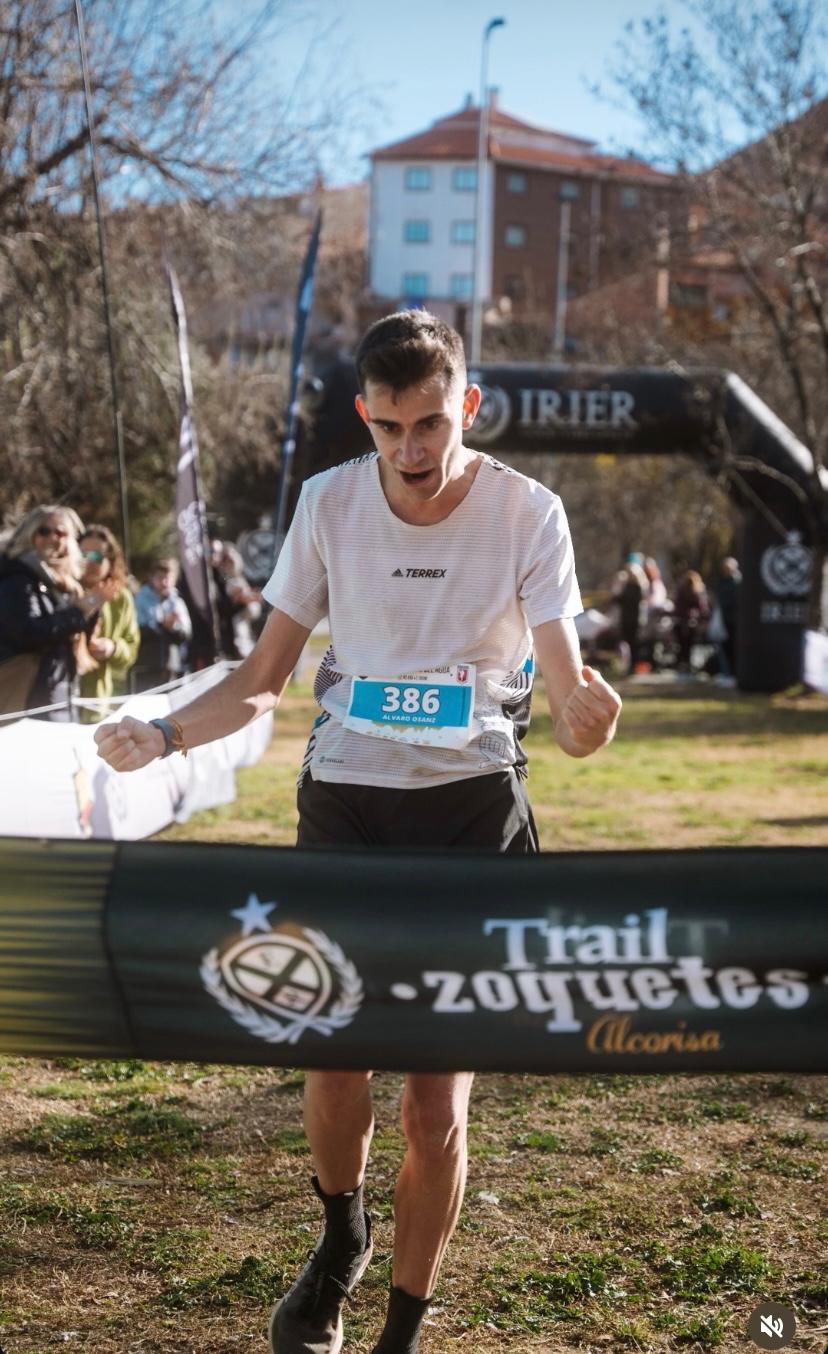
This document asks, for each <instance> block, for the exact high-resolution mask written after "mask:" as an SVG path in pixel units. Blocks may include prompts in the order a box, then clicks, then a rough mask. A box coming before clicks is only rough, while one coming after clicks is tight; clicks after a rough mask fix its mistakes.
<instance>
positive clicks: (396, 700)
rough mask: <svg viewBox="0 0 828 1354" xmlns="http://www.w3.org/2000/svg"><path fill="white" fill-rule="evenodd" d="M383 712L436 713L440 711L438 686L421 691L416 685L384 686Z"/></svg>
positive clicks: (387, 713) (386, 713)
mask: <svg viewBox="0 0 828 1354" xmlns="http://www.w3.org/2000/svg"><path fill="white" fill-rule="evenodd" d="M382 693H383V695H384V697H385V700H384V701H383V703H382V707H381V708H382V713H383V714H384V715H392V714H394V713H395V711H397V710H399V711H401V712H402V714H404V715H418V714H421V713H422V714H424V715H436V714H439V711H440V691H439V689H438V688H437V687H436V686H432V687H429V688H428V689H427V690H425V691H421V690H420V688H419V687H416V686H403V687H399V686H384V687H383V688H382Z"/></svg>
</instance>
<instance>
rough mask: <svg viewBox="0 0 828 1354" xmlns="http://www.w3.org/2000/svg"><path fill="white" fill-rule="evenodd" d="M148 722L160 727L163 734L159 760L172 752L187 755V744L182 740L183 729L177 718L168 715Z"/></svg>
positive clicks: (157, 727)
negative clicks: (162, 747)
mask: <svg viewBox="0 0 828 1354" xmlns="http://www.w3.org/2000/svg"><path fill="white" fill-rule="evenodd" d="M150 724H154V725H155V727H156V729H160V730H161V732H162V734H163V735H164V751H163V752H162V753H161V760H162V761H163V760H164V758H165V757H170V756H171V755H172V753H173V752H180V753H181V755H182V757H186V756H187V750H188V749H187V744H186V743H185V741H184V730H183V729H182V727H181V725H180V724H179V722H178V720H177V719H173V717H172V715H168V716H167V717H166V719H151V720H150Z"/></svg>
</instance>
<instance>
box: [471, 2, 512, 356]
mask: <svg viewBox="0 0 828 1354" xmlns="http://www.w3.org/2000/svg"><path fill="white" fill-rule="evenodd" d="M505 23H506V20H505V19H490V20H489V22H488V23H487V24H486V27H485V29H484V30H483V41H482V43H481V48H480V121H479V124H478V128H477V183H476V187H475V202H474V253H473V256H472V257H473V271H472V318H471V344H470V347H471V361H472V364H473V365H476V364H477V363H478V362H479V361H480V344H481V339H482V336H483V297H482V295H481V293H482V290H483V211H484V207H485V203H484V201H483V174H484V170H485V167H486V161H487V159H488V149H489V148H488V140H489V92H488V89H487V87H486V86H487V81H488V64H489V38H490V36H491V34H492V32H493V31H494V29H495V28H502V27H503V26H504V24H505Z"/></svg>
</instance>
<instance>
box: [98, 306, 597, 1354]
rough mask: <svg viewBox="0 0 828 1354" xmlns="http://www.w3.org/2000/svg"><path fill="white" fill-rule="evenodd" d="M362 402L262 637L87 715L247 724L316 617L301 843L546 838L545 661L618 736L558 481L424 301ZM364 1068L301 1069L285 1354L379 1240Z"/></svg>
mask: <svg viewBox="0 0 828 1354" xmlns="http://www.w3.org/2000/svg"><path fill="white" fill-rule="evenodd" d="M356 367H357V375H358V380H359V388H360V392H361V393H360V395H359V396H358V398H357V402H356V404H357V409H358V411H359V413H360V415H361V417H362V418H363V419H364V421H365V423H366V425H367V427H368V429H369V431H370V434H371V437H372V438H373V441H374V445H375V448H376V450H375V451H374V452H371V453H370V454H369V455H367V456H364V457H362V458H361V459H358V460H355V461H350V462H348V463H347V464H345V465H340V466H336V467H334V468H333V469H331V470H327V471H325V472H323V473H322V474H320V475H315V476H314V477H313V478H312V479H310V480H308V481H307V483H306V484H305V485H304V487H303V490H302V494H301V497H300V500H299V504H298V506H297V509H296V515H295V518H294V521H293V524H292V526H291V529H290V532H289V534H288V537H287V540H286V541H285V545H284V548H283V550H282V552H281V554H280V556H279V561H278V564H277V566H276V570H275V572H274V574H273V577H272V578H271V580H270V582H269V583H268V584H267V586H266V587H265V589H264V594H263V595H264V596H265V598H266V599H267V601H268V602H270V603H271V605H272V606H273V611H272V613H271V615H270V617H269V619H268V622H267V625H266V627H265V629H264V631H263V633H262V636H261V638H260V639H259V641H258V643H257V645H256V647H255V649H254V650H253V652H252V653H251V654H250V655H249V657H248V658H247V659H245V661H244V663H243V664H242V665H241V666H240V667H239V668H237V669H236V671H235V672H233V673H231V674H230V675H229V676H228V677H226V678H225V679H224V681H223V682H221V683H220V684H219V685H217V686H215V687H213V688H212V689H211V690H210V691H208V692H205V694H204V695H203V696H200V697H198V699H197V700H195V701H193V702H192V704H190V705H188V706H185V707H184V708H183V709H181V710H179V711H178V712H177V717H176V719H175V720H155V721H153V722H152V723H151V724H143V723H141V722H139V721H137V720H134V719H128V718H127V719H123V720H121V722H120V723H119V724H109V725H105V726H102V727H101V728H100V729H98V731H97V733H96V735H95V736H96V739H97V741H98V743H99V751H100V754H101V756H102V757H104V758H105V760H106V761H107V762H108V763H109V764H110V765H111V766H112V767H114V768H115V769H116V770H119V771H131V770H135V769H136V768H138V767H141V766H145V765H146V764H147V763H148V762H149V761H151V760H152V759H153V758H155V757H160V756H166V755H168V754H169V753H170V752H172V751H176V750H182V751H183V750H184V749H185V748H187V747H196V746H198V745H199V744H200V743H206V742H209V741H210V740H211V739H214V738H222V737H225V736H226V735H227V734H230V733H232V732H234V731H235V730H236V729H238V728H241V727H242V725H244V724H247V723H248V722H249V721H250V720H252V719H255V718H256V716H257V715H259V714H261V713H262V712H263V711H265V710H269V709H272V708H273V707H274V706H275V705H276V704H277V703H278V701H279V698H280V696H281V694H282V692H283V690H284V688H285V685H286V683H287V681H288V678H289V676H290V674H291V672H292V671H293V668H294V667H295V665H296V663H297V661H298V659H299V655H300V654H301V652H302V649H303V647H304V645H305V643H306V641H307V638H308V636H309V634H310V632H311V630H312V629H313V628H314V626H316V625H317V624H318V622H319V621H321V620H322V619H323V618H324V617H326V616H327V617H328V619H329V623H330V633H331V645H330V648H329V649H328V651H327V652H326V654H325V656H324V658H323V660H322V663H321V665H320V668H319V672H318V673H317V678H316V689H315V694H316V698H317V701H318V702H319V705H320V707H321V710H322V713H321V714H320V716H319V718H318V719H317V720H316V722H315V724H314V727H313V730H312V731H311V735H310V740H309V742H308V746H307V751H306V754H305V758H304V762H303V765H302V770H301V773H300V777H299V791H298V808H299V831H298V845H300V846H303V847H317V846H343V845H357V846H362V847H371V846H395V847H407V848H414V849H417V848H432V849H438V848H445V847H452V846H458V847H464V848H470V847H472V848H480V849H484V850H492V851H498V852H511V853H519V854H524V855H525V854H532V853H534V852H536V851H537V850H538V844H537V835H536V832H535V825H534V821H533V818H532V811H531V809H530V807H529V802H528V799H527V796H526V790H525V777H526V772H525V762H526V759H525V756H524V754H523V751H522V748H521V741H520V740H521V736H522V735H523V733H524V732H525V730H526V727H527V725H528V717H529V698H530V694H531V687H532V678H533V671H534V665H535V664H537V665H538V666H539V668H540V671H541V673H542V675H543V678H544V684H545V687H546V693H547V698H548V701H549V707H550V710H551V714H552V718H553V721H554V729H555V738H556V741H557V743H558V745H559V746H560V748H561V749H562V751H563V752H565V753H567V754H568V755H569V756H571V757H585V756H588V755H589V754H590V753H593V752H595V751H597V750H598V749H599V748H601V747H603V746H604V745H605V744H606V743H607V742H609V740H610V739H611V738H612V736H613V733H614V731H615V726H616V722H617V718H618V713H619V710H620V706H621V702H620V700H619V697H618V695H617V694H616V693H615V691H613V689H612V688H611V687H610V686H608V685H607V683H606V682H605V681H604V680H603V678H602V677H601V676H600V675H599V674H598V673H596V672H594V671H593V670H592V669H591V668H584V667H582V666H581V661H580V653H579V648H578V642H577V639H576V636H575V628H574V625H573V617H574V616H576V615H577V614H578V613H579V612H580V610H581V600H580V596H579V593H578V585H577V582H576V579H575V568H574V562H573V557H572V546H571V542H570V537H569V530H568V527H567V523H566V517H565V515H564V512H563V508H562V507H561V503H560V500H559V499H558V498H557V497H556V496H555V494H553V493H551V492H550V491H549V490H548V489H545V488H543V486H541V485H540V484H538V483H536V482H535V481H534V480H531V479H528V478H527V477H526V476H524V475H521V474H518V473H517V472H516V471H513V470H511V469H508V468H507V467H506V466H503V465H501V464H500V463H499V462H497V461H495V460H493V459H492V458H491V457H489V456H486V455H482V454H481V453H479V452H475V451H472V450H470V449H468V448H467V447H465V446H464V445H463V434H464V432H467V431H468V430H469V429H470V428H471V426H472V423H473V422H474V418H475V415H476V413H477V410H478V406H479V403H480V391H479V389H478V387H477V386H474V385H467V383H466V366H465V358H464V354H463V345H462V341H461V339H460V337H459V335H458V334H457V333H455V331H454V330H452V329H450V328H449V327H448V326H447V325H445V324H443V322H442V321H441V320H439V319H437V318H435V317H434V316H432V315H429V314H428V313H427V312H425V311H401V312H398V313H397V314H395V315H391V316H388V317H387V318H386V319H383V320H380V321H378V322H377V323H376V324H375V325H373V326H372V327H371V328H370V329H369V330H368V332H367V333H366V334H365V336H364V338H363V339H362V341H361V343H360V345H359V348H358V350H357V354H356ZM370 1078H371V1073H370V1072H369V1071H364V1072H338V1071H327V1072H325V1071H309V1072H307V1074H306V1078H305V1128H306V1131H307V1135H308V1141H309V1144H310V1148H311V1152H312V1155H313V1159H314V1163H315V1166H316V1175H315V1176H314V1178H313V1185H314V1189H315V1191H316V1193H317V1195H318V1196H319V1198H320V1200H321V1201H322V1204H323V1207H324V1213H325V1227H324V1231H323V1233H322V1236H321V1237H320V1240H319V1242H318V1244H317V1246H316V1249H315V1250H314V1252H313V1254H312V1255H311V1258H310V1260H309V1262H308V1264H307V1265H306V1266H305V1268H304V1270H303V1271H302V1273H301V1274H300V1275H299V1277H298V1278H297V1279H296V1281H295V1283H294V1284H293V1286H292V1287H291V1288H290V1289H289V1290H288V1292H287V1293H286V1294H285V1296H284V1297H283V1298H282V1300H281V1302H280V1303H278V1304H277V1306H276V1307H275V1308H274V1311H273V1314H272V1317H271V1326H270V1338H271V1349H272V1350H273V1351H274V1354H337V1352H338V1351H339V1350H340V1349H341V1347H342V1340H343V1325H342V1309H343V1306H344V1303H345V1300H346V1298H347V1297H348V1296H349V1295H350V1294H351V1292H352V1291H353V1289H354V1287H355V1285H356V1283H357V1282H358V1280H359V1279H360V1278H361V1277H362V1274H363V1272H364V1270H365V1268H366V1266H367V1264H368V1261H369V1260H370V1257H371V1249H372V1243H371V1234H370V1221H369V1218H368V1216H367V1214H366V1213H365V1211H364V1208H363V1200H362V1189H363V1180H364V1176H365V1170H366V1165H367V1160H368V1149H369V1146H370V1142H371V1135H372V1132H373V1122H374V1121H373V1112H372V1107H371V1091H370ZM471 1084H472V1077H471V1075H470V1074H468V1073H457V1074H433V1075H432V1074H417V1075H407V1076H406V1078H405V1087H404V1092H403V1101H402V1123H403V1130H404V1133H405V1139H406V1155H405V1159H404V1161H403V1164H402V1168H401V1171H400V1174H399V1177H398V1179H397V1185H396V1190H395V1195H394V1217H395V1239H394V1262H393V1272H392V1285H391V1293H390V1300H389V1304H388V1312H387V1318H386V1322H385V1326H384V1329H383V1331H382V1333H381V1334H380V1337H379V1340H378V1342H377V1344H376V1345H375V1346H374V1351H373V1354H416V1351H417V1349H418V1343H419V1336H420V1329H421V1325H422V1321H423V1318H424V1316H425V1314H426V1311H427V1308H428V1303H429V1300H430V1298H431V1295H432V1293H433V1290H434V1285H435V1282H436V1279H437V1274H438V1271H439V1268H440V1263H441V1261H442V1258H443V1254H444V1252H445V1249H446V1246H447V1244H448V1241H449V1238H450V1237H451V1234H452V1232H453V1230H454V1227H455V1224H456V1221H457V1217H458V1213H459V1210H460V1204H461V1201H462V1198H463V1190H464V1185H465V1177H466V1121H467V1111H468V1101H469V1094H470V1091H471Z"/></svg>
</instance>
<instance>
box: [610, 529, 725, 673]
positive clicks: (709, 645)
mask: <svg viewBox="0 0 828 1354" xmlns="http://www.w3.org/2000/svg"><path fill="white" fill-rule="evenodd" d="M741 581H742V576H741V572H740V570H739V563H738V561H737V560H736V559H734V558H733V556H731V555H729V556H727V557H726V558H725V559H723V560H722V562H721V565H720V571H719V576H718V578H717V580H716V582H715V583H714V584H713V585H712V586H711V587H710V588H708V587H707V586H706V585H705V582H704V579H703V578H702V576H701V574H700V573H698V571H697V570H695V569H687V570H684V571H683V572H681V573H680V574H679V575H678V578H677V581H676V583H675V585H674V587H673V589H672V590H670V589H668V587H667V584H666V583H665V581H664V579H663V578H662V575H661V570H660V568H659V565H658V563H657V561H656V560H655V559H653V558H652V557H649V556H647V557H645V556H644V555H642V554H640V553H639V552H637V551H635V552H632V553H630V554H629V555H628V557H627V559H626V561H625V563H624V566H623V568H621V569H619V570H618V572H617V573H616V575H615V577H614V578H613V580H612V583H611V585H610V588H609V598H608V601H607V604H606V606H605V607H604V609H603V611H602V612H600V613H596V622H595V624H593V625H592V627H591V633H590V634H589V636H588V639H589V644H590V647H591V649H592V652H593V654H597V653H598V652H599V651H611V652H615V653H616V654H617V655H618V658H619V661H620V665H621V667H622V670H623V672H624V673H625V674H626V675H630V674H633V673H646V672H657V671H659V670H660V669H662V668H665V667H669V668H675V669H676V671H677V672H678V673H679V674H680V675H691V674H692V673H693V672H694V671H696V670H698V669H699V668H700V667H702V668H703V670H704V671H705V672H707V674H708V675H710V676H712V677H714V678H715V680H716V681H718V682H719V683H721V684H722V685H732V684H734V683H735V672H736V668H735V646H736V632H737V624H738V596H739V588H740V585H741ZM598 617H600V619H597V618H598ZM601 620H603V622H604V624H601V623H600V622H601Z"/></svg>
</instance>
